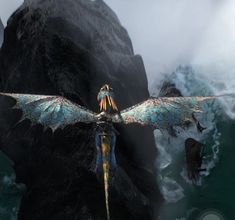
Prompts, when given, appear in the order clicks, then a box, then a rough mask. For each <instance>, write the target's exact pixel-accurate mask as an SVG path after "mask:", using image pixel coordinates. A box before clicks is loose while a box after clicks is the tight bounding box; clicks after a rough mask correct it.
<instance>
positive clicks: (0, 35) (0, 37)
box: [0, 19, 4, 47]
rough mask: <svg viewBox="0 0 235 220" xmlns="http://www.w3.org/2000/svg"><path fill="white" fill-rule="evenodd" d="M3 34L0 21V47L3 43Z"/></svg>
mask: <svg viewBox="0 0 235 220" xmlns="http://www.w3.org/2000/svg"><path fill="white" fill-rule="evenodd" d="M3 34H4V26H3V24H2V21H1V19H0V47H1V46H2V42H3Z"/></svg>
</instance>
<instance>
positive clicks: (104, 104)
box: [97, 84, 118, 112]
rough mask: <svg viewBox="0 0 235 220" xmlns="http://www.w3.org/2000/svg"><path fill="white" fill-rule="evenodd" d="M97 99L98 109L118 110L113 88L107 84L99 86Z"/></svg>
mask: <svg viewBox="0 0 235 220" xmlns="http://www.w3.org/2000/svg"><path fill="white" fill-rule="evenodd" d="M97 100H98V102H99V106H100V111H105V112H107V111H110V110H113V111H118V108H117V105H116V102H115V98H114V92H113V88H112V87H110V86H109V85H107V84H105V85H104V86H102V87H101V89H100V91H99V93H98V96H97Z"/></svg>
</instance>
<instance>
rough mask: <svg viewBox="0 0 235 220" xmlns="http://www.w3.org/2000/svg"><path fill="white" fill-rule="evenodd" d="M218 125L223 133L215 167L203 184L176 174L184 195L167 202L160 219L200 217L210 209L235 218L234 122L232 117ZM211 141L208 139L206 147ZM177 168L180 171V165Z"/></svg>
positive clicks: (171, 219)
mask: <svg viewBox="0 0 235 220" xmlns="http://www.w3.org/2000/svg"><path fill="white" fill-rule="evenodd" d="M218 128H219V129H220V130H221V131H222V133H221V136H220V139H219V142H220V153H219V161H218V162H217V164H216V167H215V168H214V169H213V170H212V171H211V173H210V175H209V176H207V177H204V178H203V183H202V185H201V186H194V185H191V184H187V183H185V181H183V180H182V178H180V177H178V179H177V178H176V179H177V182H178V183H180V184H181V186H182V187H183V188H184V194H185V197H184V198H183V199H181V200H180V201H178V202H176V203H171V204H167V205H165V206H164V207H163V209H162V214H161V220H176V219H180V220H181V219H182V220H183V219H186V220H197V219H199V216H200V215H201V213H203V212H204V211H207V210H216V211H218V213H221V214H222V215H223V216H224V218H225V219H226V220H233V219H235V202H234V198H235V175H234V174H235V158H234V156H235V122H234V121H231V120H229V119H227V120H226V121H220V122H218ZM209 145H210V143H207V147H208V146H209ZM208 148H209V147H208ZM176 172H179V170H177V168H176Z"/></svg>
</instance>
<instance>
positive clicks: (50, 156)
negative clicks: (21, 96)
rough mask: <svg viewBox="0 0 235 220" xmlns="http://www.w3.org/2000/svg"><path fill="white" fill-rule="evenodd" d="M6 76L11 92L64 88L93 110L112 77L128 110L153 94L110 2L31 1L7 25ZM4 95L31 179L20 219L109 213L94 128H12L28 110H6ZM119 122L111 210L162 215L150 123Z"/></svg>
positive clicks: (5, 123)
mask: <svg viewBox="0 0 235 220" xmlns="http://www.w3.org/2000/svg"><path fill="white" fill-rule="evenodd" d="M0 83H1V84H0V88H1V90H2V91H5V92H18V93H37V94H51V95H53V94H60V95H64V96H66V97H67V98H69V99H71V100H73V101H75V102H77V103H79V104H80V105H84V106H85V107H87V108H90V109H91V110H93V111H98V105H97V102H96V95H97V92H98V90H99V88H100V86H101V85H103V84H105V83H109V84H110V85H111V86H112V87H113V88H114V90H115V93H116V99H117V102H118V104H119V108H120V109H123V108H126V107H129V106H131V105H133V104H136V103H137V102H140V101H142V100H144V99H146V98H148V96H149V93H148V90H147V78H146V73H145V69H144V65H143V61H142V59H141V57H140V56H135V55H134V53H133V49H132V44H131V40H130V38H129V37H128V34H127V32H126V30H125V29H124V28H123V27H122V26H121V24H120V22H119V20H118V18H117V17H116V15H115V14H114V12H113V11H112V10H111V9H110V8H109V7H108V6H107V5H106V4H105V3H104V2H103V1H90V0H77V1H74V0H67V1H64V0H52V1H49V0H48V1H46V0H45V1H39V0H28V1H25V3H24V4H23V5H22V6H21V7H20V8H19V9H18V10H17V11H16V12H15V13H14V14H13V15H12V17H11V18H10V20H9V21H8V26H7V27H6V29H5V40H4V44H3V45H2V48H1V52H0ZM1 103H2V105H1V106H2V108H1V109H2V110H1V114H3V115H4V117H2V118H1V125H0V129H1V132H2V134H3V135H2V150H3V151H4V152H5V153H6V154H7V155H8V156H9V157H10V158H11V159H12V160H13V161H14V168H15V171H16V177H17V182H21V183H24V184H25V185H26V187H27V190H26V192H25V194H24V196H23V198H22V202H21V207H20V210H19V214H18V220H32V219H33V220H42V219H45V220H46V219H50V220H60V219H66V220H70V219H71V220H75V219H76V220H80V219H81V220H82V219H84V220H86V219H94V220H99V219H102V220H103V219H105V218H106V212H105V202H104V192H103V185H102V181H100V180H99V178H97V176H96V175H95V174H94V172H93V171H92V169H93V166H94V162H95V157H96V152H95V147H94V132H93V130H94V127H93V126H91V125H77V126H73V127H68V128H65V129H64V130H63V131H62V130H58V131H56V132H55V134H52V133H51V131H50V130H47V131H46V132H43V129H42V127H41V126H40V125H39V126H35V127H33V128H31V129H29V128H30V122H28V121H24V122H22V123H21V124H19V125H17V126H16V127H14V129H11V132H10V133H9V134H8V135H6V134H4V132H5V131H6V130H8V129H9V128H11V127H12V125H13V124H14V122H15V121H16V120H18V119H19V118H20V113H19V112H15V111H10V112H9V110H7V107H9V105H13V103H12V102H11V101H10V100H8V101H7V100H4V101H3V100H2V101H1ZM3 104H4V105H3ZM117 129H118V130H119V132H120V136H118V142H117V147H116V154H117V160H118V164H119V166H120V168H119V169H118V170H117V172H116V173H114V174H113V178H112V180H111V181H112V184H111V188H110V206H111V207H110V209H111V219H112V220H119V219H120V220H123V219H125V220H128V219H130V220H131V219H133V220H134V219H141V220H142V219H145V220H148V219H156V216H157V215H158V209H159V205H160V204H161V202H162V197H161V195H160V193H159V190H158V187H157V183H156V177H155V172H156V170H155V168H154V162H155V159H156V156H157V152H156V147H155V143H154V137H153V133H152V130H151V129H149V128H143V127H140V126H137V125H134V126H128V127H124V126H118V127H117Z"/></svg>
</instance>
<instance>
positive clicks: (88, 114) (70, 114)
mask: <svg viewBox="0 0 235 220" xmlns="http://www.w3.org/2000/svg"><path fill="white" fill-rule="evenodd" d="M0 95H2V96H8V97H11V98H13V99H14V100H15V105H14V107H13V108H16V109H20V110H21V111H22V117H21V120H20V121H23V120H24V119H30V120H31V122H32V124H42V125H43V126H44V127H46V128H51V129H52V131H53V132H54V131H55V130H56V129H58V128H61V129H63V128H64V127H66V126H67V125H74V124H76V123H79V122H83V123H95V124H96V129H95V141H94V142H95V145H96V150H97V156H96V166H95V172H97V173H98V172H101V173H103V174H102V175H103V182H104V193H105V202H106V215H107V219H108V220H110V210H109V178H110V172H114V171H115V169H116V168H117V161H116V157H115V144H116V136H117V134H118V132H117V130H116V129H115V127H114V124H117V123H122V124H130V123H137V124H141V125H143V126H152V127H153V128H154V129H160V130H164V129H169V128H170V127H175V126H179V127H184V125H185V124H186V123H188V122H195V116H194V113H197V112H202V103H204V102H208V101H210V100H214V99H216V98H219V97H221V96H206V97H202V96H196V97H161V98H154V97H150V98H149V99H147V100H146V101H143V102H141V103H138V104H137V105H134V106H132V107H130V108H127V109H124V110H122V111H119V110H118V107H117V104H116V100H115V95H114V91H113V89H112V88H111V86H109V85H107V84H106V85H104V86H102V87H101V89H100V91H99V93H98V96H97V100H98V104H99V109H100V112H99V113H95V112H93V111H91V110H89V109H87V108H85V107H83V106H81V105H78V104H76V103H74V102H72V101H70V100H68V99H66V98H64V97H62V96H47V95H32V94H16V93H0Z"/></svg>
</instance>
